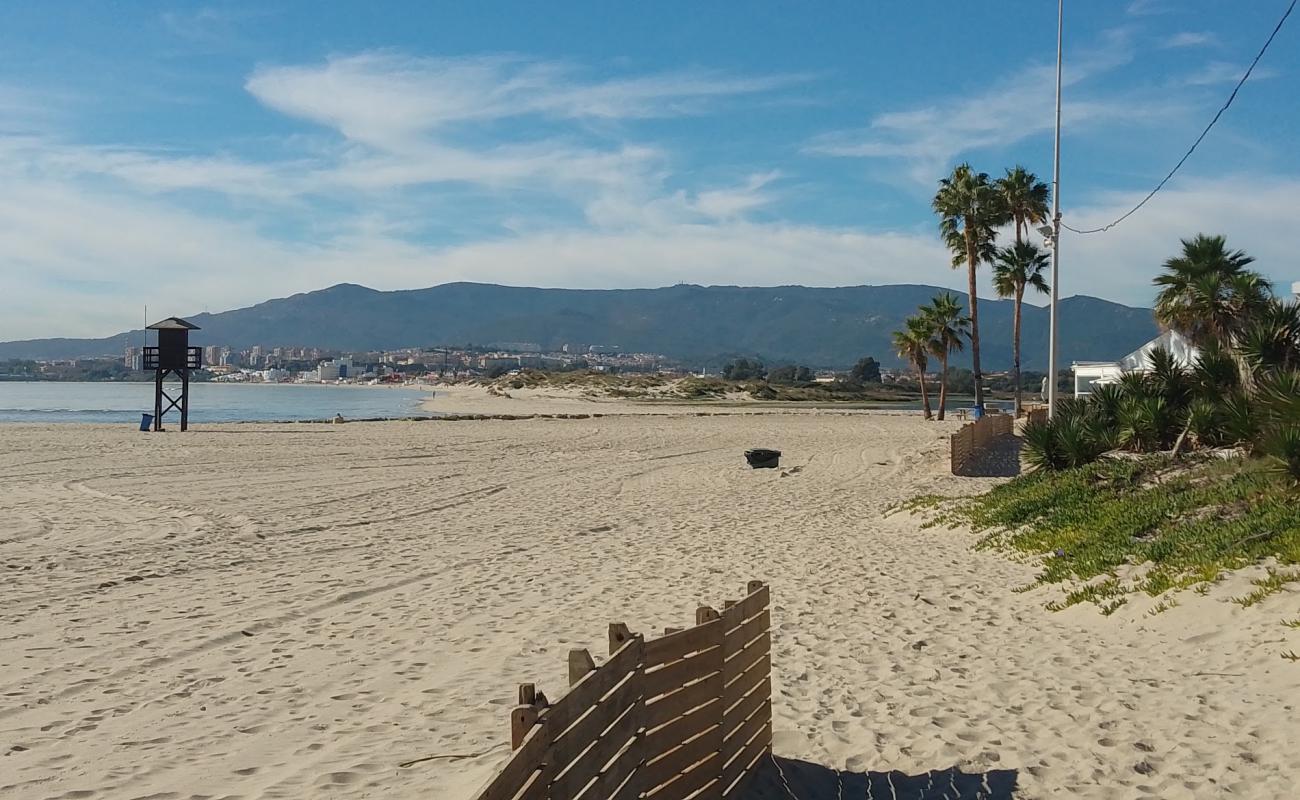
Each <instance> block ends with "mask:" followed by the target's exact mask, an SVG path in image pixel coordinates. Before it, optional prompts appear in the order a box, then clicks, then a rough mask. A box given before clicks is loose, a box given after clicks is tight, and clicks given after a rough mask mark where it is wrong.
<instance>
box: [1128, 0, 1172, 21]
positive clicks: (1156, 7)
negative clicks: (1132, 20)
mask: <svg viewBox="0 0 1300 800" xmlns="http://www.w3.org/2000/svg"><path fill="white" fill-rule="evenodd" d="M1172 10H1173V9H1172V8H1171V7H1170V5H1169V3H1168V2H1166V0H1131V2H1130V3H1129V4H1128V8H1126V9H1125V12H1126V13H1127V14H1129V15H1130V16H1134V17H1150V16H1155V15H1158V14H1168V13H1169V12H1170V11H1172Z"/></svg>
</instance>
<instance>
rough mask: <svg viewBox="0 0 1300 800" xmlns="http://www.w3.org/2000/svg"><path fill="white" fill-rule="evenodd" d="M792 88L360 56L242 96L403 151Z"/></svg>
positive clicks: (662, 112)
mask: <svg viewBox="0 0 1300 800" xmlns="http://www.w3.org/2000/svg"><path fill="white" fill-rule="evenodd" d="M801 80H803V78H802V77H801V76H793V75H791V76H769V77H759V78H745V77H735V76H729V75H725V74H722V73H717V72H711V71H696V72H690V71H680V72H671V73H663V74H658V75H648V76H633V77H626V78H615V79H610V80H602V81H592V80H584V79H583V78H582V76H581V75H580V74H578V72H577V70H575V69H574V68H572V67H570V66H567V65H565V64H561V63H556V62H546V61H536V60H531V59H525V58H522V57H517V56H477V57H463V58H411V57H406V56H400V55H395V54H391V53H365V54H361V55H354V56H346V57H337V58H332V59H330V60H328V61H327V62H325V63H324V64H319V65H311V66H278V67H263V68H261V69H258V70H257V71H256V72H254V73H253V75H252V76H251V77H250V78H249V79H248V81H247V84H246V88H247V89H248V91H249V92H250V93H252V95H253V96H254V97H256V98H257V99H258V100H259V101H261V102H262V103H264V104H265V105H266V106H268V107H270V108H273V109H275V110H277V111H280V112H282V113H285V114H288V115H290V116H294V117H299V118H301V119H305V120H309V121H311V122H315V123H318V124H321V125H326V126H328V127H331V128H335V129H337V130H338V131H339V132H340V133H341V134H343V135H344V136H345V137H347V138H348V139H349V140H352V141H355V142H359V143H362V144H367V145H370V146H373V147H377V148H380V149H384V150H403V149H405V148H406V147H408V146H410V145H411V144H412V143H413V142H419V141H422V140H423V139H424V137H425V136H426V135H427V134H429V133H431V132H434V131H445V130H447V129H449V128H453V127H455V126H457V125H462V124H464V123H475V122H477V123H483V122H490V121H494V120H502V119H510V118H516V117H526V116H538V117H545V118H551V119H560V120H623V119H648V118H655V117H672V116H681V115H687V114H698V113H702V112H704V111H705V110H707V109H708V108H709V105H708V104H709V102H710V101H714V100H717V99H719V98H724V97H731V96H737V95H745V94H756V93H760V92H769V91H772V90H774V89H779V88H783V87H787V86H790V85H792V84H793V83H796V82H799V81H801Z"/></svg>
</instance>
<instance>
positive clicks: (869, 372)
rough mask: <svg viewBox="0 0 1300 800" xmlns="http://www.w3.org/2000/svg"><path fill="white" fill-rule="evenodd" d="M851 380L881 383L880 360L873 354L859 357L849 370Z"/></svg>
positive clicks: (854, 381)
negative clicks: (873, 356) (872, 355)
mask: <svg viewBox="0 0 1300 800" xmlns="http://www.w3.org/2000/svg"><path fill="white" fill-rule="evenodd" d="M849 380H850V381H851V382H853V383H880V362H879V361H877V360H876V359H874V358H872V357H871V356H865V357H864V358H860V359H858V363H856V364H854V365H853V369H851V370H849Z"/></svg>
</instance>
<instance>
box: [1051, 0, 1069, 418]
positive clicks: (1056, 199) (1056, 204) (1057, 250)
mask: <svg viewBox="0 0 1300 800" xmlns="http://www.w3.org/2000/svg"><path fill="white" fill-rule="evenodd" d="M1064 30H1065V0H1056V148H1055V152H1054V154H1053V162H1054V163H1053V167H1052V287H1051V288H1052V322H1051V331H1050V332H1049V333H1048V337H1047V338H1048V345H1047V346H1048V354H1047V416H1048V417H1049V418H1050V417H1054V416H1056V372H1057V368H1058V365H1057V362H1056V351H1057V346H1058V344H1059V335H1058V334H1059V330H1060V314H1059V313H1058V308H1057V305H1058V301H1059V299H1060V296H1061V295H1060V282H1061V46H1062V44H1063V41H1064V39H1063V36H1062V34H1063V33H1064Z"/></svg>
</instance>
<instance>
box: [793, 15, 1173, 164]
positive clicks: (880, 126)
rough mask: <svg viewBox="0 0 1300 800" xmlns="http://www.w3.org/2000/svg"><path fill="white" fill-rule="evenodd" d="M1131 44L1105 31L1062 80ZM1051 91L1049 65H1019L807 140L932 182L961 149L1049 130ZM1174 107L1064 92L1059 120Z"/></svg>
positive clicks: (1126, 51) (1106, 65)
mask: <svg viewBox="0 0 1300 800" xmlns="http://www.w3.org/2000/svg"><path fill="white" fill-rule="evenodd" d="M1133 52H1134V48H1133V46H1132V43H1131V35H1130V33H1129V32H1128V31H1126V30H1114V31H1111V32H1109V33H1108V34H1107V35H1106V36H1105V37H1104V41H1103V43H1102V44H1101V45H1100V46H1097V47H1094V48H1092V49H1089V50H1087V51H1084V52H1081V53H1078V54H1076V55H1074V56H1072V57H1071V59H1070V65H1071V66H1070V69H1069V70H1067V71H1066V73H1065V77H1064V81H1065V83H1066V85H1067V86H1070V87H1078V86H1079V85H1080V84H1082V83H1084V82H1085V81H1087V80H1088V79H1090V78H1092V77H1094V76H1097V75H1100V74H1102V73H1105V72H1108V71H1110V70H1113V69H1115V68H1116V67H1119V66H1121V65H1123V64H1126V63H1128V62H1129V61H1131V59H1132V57H1133ZM1055 92H1056V67H1055V65H1054V64H1052V65H1046V64H1037V65H1031V66H1029V67H1028V68H1025V69H1020V70H1017V71H1016V72H1014V73H1012V74H1011V75H1010V76H1008V77H1006V78H1004V79H1002V80H1001V81H999V82H997V83H995V84H994V85H993V86H992V87H991V88H989V89H987V90H985V91H982V92H976V93H973V94H970V93H968V94H963V95H959V96H956V97H952V98H948V99H945V100H943V101H940V102H936V103H932V104H930V105H926V106H923V107H920V108H914V109H909V110H904V111H889V112H884V113H881V114H877V115H876V116H875V117H874V118H872V120H871V122H870V125H869V126H868V127H867V128H865V129H859V130H852V131H840V132H836V133H831V134H827V135H824V136H820V137H818V138H816V139H814V140H813V141H811V142H809V143H808V144H807V146H806V147H805V151H806V152H809V153H813V154H819V155H827V156H840V157H856V158H873V159H890V160H895V161H900V162H901V163H903V164H904V165H906V173H907V175H908V176H909V178H910V179H911V180H912V181H914V182H915V183H916V184H920V185H925V186H932V185H933V184H934V181H935V179H936V176H937V175H941V174H943V173H944V172H946V171H947V167H948V165H949V164H951V163H952V161H953V160H955V159H956V158H957V157H958V156H959V155H960V154H962V153H966V152H971V151H975V150H980V149H985V148H993V147H1005V146H1007V145H1012V144H1015V143H1016V142H1020V141H1023V140H1025V139H1027V138H1030V137H1032V136H1036V135H1039V134H1042V133H1044V132H1046V131H1050V130H1051V129H1052V127H1053V125H1054V124H1055V118H1054V116H1053V114H1052V108H1053V105H1054V102H1055ZM1177 108H1178V106H1177V104H1176V103H1174V102H1171V101H1169V100H1151V99H1150V98H1144V99H1143V102H1140V103H1139V102H1136V101H1135V98H1134V97H1132V96H1117V95H1109V96H1101V95H1093V96H1089V95H1088V94H1085V93H1083V92H1081V91H1079V90H1077V89H1076V90H1072V91H1071V92H1069V93H1068V95H1067V99H1066V102H1065V103H1064V106H1063V109H1062V118H1063V122H1065V123H1066V124H1068V125H1069V127H1070V128H1071V129H1072V130H1076V131H1077V130H1079V129H1080V128H1082V127H1084V126H1089V125H1103V124H1108V125H1112V126H1113V125H1115V124H1126V125H1133V124H1142V123H1144V122H1146V121H1149V120H1160V119H1164V118H1166V117H1168V116H1169V115H1170V114H1171V113H1173V112H1174V111H1175V110H1176V109H1177Z"/></svg>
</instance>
